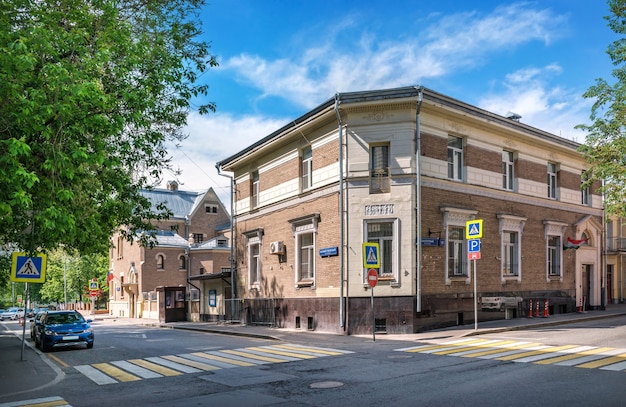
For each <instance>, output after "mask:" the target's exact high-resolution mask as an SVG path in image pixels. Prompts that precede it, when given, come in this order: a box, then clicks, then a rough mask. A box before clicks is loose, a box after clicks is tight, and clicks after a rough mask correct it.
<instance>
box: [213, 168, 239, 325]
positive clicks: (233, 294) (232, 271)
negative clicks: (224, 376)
mask: <svg viewBox="0 0 626 407" xmlns="http://www.w3.org/2000/svg"><path fill="white" fill-rule="evenodd" d="M215 168H216V169H217V175H221V176H222V177H226V178H228V179H230V294H231V300H232V301H234V300H235V298H237V286H236V284H235V281H236V278H235V274H236V272H235V267H236V265H237V263H236V262H235V213H234V202H233V201H234V200H235V179H234V177H233V176H232V175H228V174H222V172H221V169H220V165H219V164H216V165H215ZM233 307H234V304H233ZM233 315H234V314H233Z"/></svg>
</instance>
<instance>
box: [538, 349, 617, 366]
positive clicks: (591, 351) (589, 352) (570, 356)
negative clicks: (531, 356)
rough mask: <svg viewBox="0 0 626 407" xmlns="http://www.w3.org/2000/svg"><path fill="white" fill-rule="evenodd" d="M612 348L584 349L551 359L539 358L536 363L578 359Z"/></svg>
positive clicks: (549, 363) (543, 363) (550, 363)
mask: <svg viewBox="0 0 626 407" xmlns="http://www.w3.org/2000/svg"><path fill="white" fill-rule="evenodd" d="M611 349H613V348H596V349H589V350H585V351H582V352H576V353H569V354H567V355H563V356H556V357H553V358H550V359H544V360H538V361H536V362H534V363H535V364H538V365H552V364H555V363H560V362H564V361H566V360H571V359H576V358H579V357H581V356H590V355H595V354H597V353H601V352H605V351H607V350H611Z"/></svg>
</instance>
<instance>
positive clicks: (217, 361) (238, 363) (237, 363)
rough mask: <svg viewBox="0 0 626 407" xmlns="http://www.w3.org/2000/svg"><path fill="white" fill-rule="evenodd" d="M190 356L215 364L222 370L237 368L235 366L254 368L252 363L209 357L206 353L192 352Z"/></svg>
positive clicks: (214, 356) (215, 356)
mask: <svg viewBox="0 0 626 407" xmlns="http://www.w3.org/2000/svg"><path fill="white" fill-rule="evenodd" d="M192 355H194V356H197V357H200V358H204V359H207V360H210V361H211V363H215V364H216V365H217V366H222V367H224V368H230V367H237V366H256V364H254V363H250V362H243V361H241V360H235V359H229V358H225V357H222V356H217V355H211V354H209V353H206V352H194V353H192Z"/></svg>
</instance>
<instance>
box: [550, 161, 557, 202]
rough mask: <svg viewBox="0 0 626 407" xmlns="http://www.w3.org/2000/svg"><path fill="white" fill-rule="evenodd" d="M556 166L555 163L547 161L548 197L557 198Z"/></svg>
mask: <svg viewBox="0 0 626 407" xmlns="http://www.w3.org/2000/svg"><path fill="white" fill-rule="evenodd" d="M558 172H559V169H558V166H557V164H555V163H548V198H550V199H558V195H559V190H558V187H559V186H558V184H557V174H558Z"/></svg>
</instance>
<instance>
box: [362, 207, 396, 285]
mask: <svg viewBox="0 0 626 407" xmlns="http://www.w3.org/2000/svg"><path fill="white" fill-rule="evenodd" d="M374 224H387V225H389V224H390V225H391V233H392V236H391V237H389V236H379V237H374V236H369V232H368V230H369V229H368V226H369V225H374ZM363 241H364V242H370V243H378V244H379V253H378V256H379V258H380V263H381V264H380V266H381V268H380V269H378V276H379V280H380V281H389V282H390V285H392V286H397V285H399V284H400V274H399V269H400V220H399V219H398V218H372V219H364V220H363ZM385 242H390V244H389V245H385V244H384V243H385ZM389 249H391V254H389V253H387V251H388V250H389ZM385 259H389V260H390V261H391V268H390V269H389V268H387V264H386V262H388V261H389V260H385ZM385 268H387V269H388V270H390V271H384V270H383V269H385ZM366 277H367V273H363V284H364V285H368V282H367V278H366Z"/></svg>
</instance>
